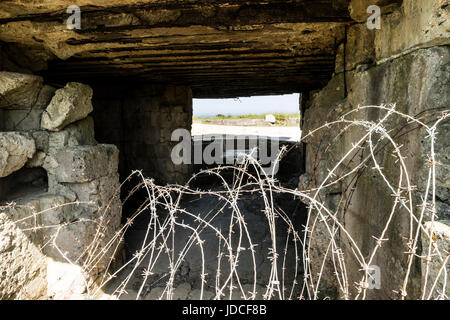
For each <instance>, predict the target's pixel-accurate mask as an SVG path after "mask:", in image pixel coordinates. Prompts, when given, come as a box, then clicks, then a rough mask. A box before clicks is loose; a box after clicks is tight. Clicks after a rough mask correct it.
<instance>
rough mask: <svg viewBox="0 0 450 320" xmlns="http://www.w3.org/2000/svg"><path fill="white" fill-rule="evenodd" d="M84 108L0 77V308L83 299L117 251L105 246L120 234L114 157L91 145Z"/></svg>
mask: <svg viewBox="0 0 450 320" xmlns="http://www.w3.org/2000/svg"><path fill="white" fill-rule="evenodd" d="M91 98H92V89H91V88H90V87H89V86H87V85H83V84H80V83H68V84H67V85H66V86H65V87H64V88H60V89H58V90H56V89H55V88H52V87H50V86H47V85H44V83H43V79H42V78H41V77H37V76H33V75H25V74H19V73H11V72H0V125H1V126H0V130H1V131H0V299H46V298H53V299H79V298H86V297H87V293H88V292H87V289H88V288H87V286H88V287H90V288H91V289H92V287H93V286H94V285H95V283H96V281H97V278H98V277H99V275H102V274H103V273H104V272H105V270H106V269H107V268H108V267H109V263H110V259H109V258H110V257H111V256H113V253H112V250H114V249H115V248H116V247H115V245H117V248H118V249H117V253H120V251H121V250H120V245H119V244H116V243H115V242H112V244H113V246H112V247H107V246H106V244H107V243H108V242H109V241H110V240H111V239H112V238H113V237H114V235H115V233H116V232H117V231H118V230H119V229H120V227H121V225H120V219H121V213H122V212H121V201H120V197H119V196H120V190H119V175H118V161H119V150H118V149H117V147H115V146H114V145H106V144H98V143H97V141H96V140H95V139H94V123H93V119H92V118H91V117H89V116H88V114H89V113H90V112H91V111H92V104H91ZM103 250H104V252H103Z"/></svg>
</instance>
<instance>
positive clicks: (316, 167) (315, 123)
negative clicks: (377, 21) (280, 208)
mask: <svg viewBox="0 0 450 320" xmlns="http://www.w3.org/2000/svg"><path fill="white" fill-rule="evenodd" d="M361 2H364V1H353V5H354V8H358V7H360V8H363V9H365V8H367V6H368V5H369V4H368V5H367V6H365V5H362V4H361ZM387 2H389V1H384V3H387ZM396 3H397V2H396ZM370 4H372V3H370ZM380 5H381V3H380ZM355 10H356V9H355ZM383 12H384V15H383V16H382V17H381V19H382V20H381V29H380V30H369V29H368V28H367V26H366V22H365V19H366V18H364V19H361V15H362V16H365V17H367V16H368V15H367V14H365V15H364V14H363V13H361V12H359V13H357V12H353V15H355V16H357V15H360V19H359V21H362V22H361V23H357V24H354V25H351V26H349V28H348V30H347V39H346V42H344V43H342V44H341V45H340V46H339V50H338V52H339V54H338V56H337V58H336V69H335V74H334V76H333V78H332V79H331V81H330V82H329V83H328V85H327V86H326V87H325V88H323V89H322V90H321V91H318V92H310V93H308V94H306V95H305V96H309V99H307V101H306V102H305V103H304V111H303V112H304V118H303V130H304V132H305V133H307V132H308V131H309V130H313V129H315V128H317V127H319V126H320V125H323V124H324V123H326V122H331V121H334V120H337V119H339V117H340V116H342V115H343V114H345V113H346V112H348V111H350V110H354V109H355V108H357V107H358V105H361V106H365V105H380V104H388V103H395V104H396V109H397V110H398V111H401V112H403V113H406V114H408V115H411V116H421V117H422V120H423V121H432V120H433V119H435V118H433V112H434V114H436V111H439V110H441V111H442V110H445V109H447V110H448V107H449V106H450V94H449V90H448V88H449V84H450V72H449V71H450V47H449V45H450V42H449V40H448V39H449V38H448V37H449V33H448V30H449V26H448V25H449V19H448V7H446V6H441V5H440V4H439V1H429V0H404V1H403V4H402V5H401V6H398V5H395V6H392V5H391V6H389V10H388V9H387V8H385V7H383ZM381 114H382V112H380V111H377V110H372V111H364V112H360V113H359V114H358V119H361V120H367V121H376V120H377V119H379V118H380V116H381ZM449 125H450V123H449V121H448V120H447V121H445V122H444V123H442V124H441V126H440V130H439V134H440V135H439V139H438V140H437V141H436V152H437V155H436V156H437V159H438V161H439V162H440V163H441V164H440V165H439V166H438V169H437V171H438V173H437V176H438V180H437V208H436V209H437V212H436V214H437V217H438V219H448V217H449V214H450V210H449V209H450V206H449V205H450V199H449V184H448V180H449V172H450V171H449V167H450V162H449V158H448V147H449V146H448V141H450V140H449V138H450V137H449V130H448V128H449ZM387 126H388V127H389V128H393V129H395V130H394V131H393V134H395V136H396V141H397V142H398V143H399V144H400V145H403V146H402V151H403V153H404V154H405V155H407V159H406V163H407V166H408V169H409V172H410V173H411V174H412V177H411V179H412V182H413V184H414V185H415V186H417V192H415V193H414V201H415V204H419V203H420V197H419V194H420V193H421V192H422V193H423V192H424V190H425V186H426V178H427V174H428V166H427V155H428V153H429V149H428V147H429V145H427V142H426V138H425V137H426V132H424V130H418V129H416V128H414V127H413V126H412V125H411V124H407V123H406V122H405V121H404V119H397V120H393V121H391V122H390V123H389V124H387ZM343 128H344V125H342V126H339V127H333V130H329V131H322V132H321V133H319V134H315V135H314V136H313V137H310V138H308V139H307V140H306V143H307V144H306V172H307V173H306V174H305V175H304V176H303V177H302V179H301V184H300V188H301V189H303V188H304V187H305V186H306V187H312V186H317V185H320V183H321V182H322V181H323V179H324V178H325V176H326V175H327V174H328V169H330V168H332V167H333V166H334V165H335V164H336V163H337V161H338V160H339V159H340V158H341V157H342V156H343V155H344V154H345V153H346V152H347V151H348V150H349V149H350V148H351V147H352V143H353V142H356V141H357V140H358V139H359V138H360V137H361V136H362V130H359V129H357V128H356V127H355V128H351V129H349V130H346V131H345V133H343V135H342V136H338V133H339V132H340V130H341V129H343ZM324 132H325V133H324ZM325 149H326V150H325ZM362 149H364V148H362ZM392 151H393V150H392V149H387V150H384V151H383V152H381V154H379V155H378V156H379V159H378V160H379V163H380V166H382V167H383V170H384V171H385V172H386V175H387V176H388V177H390V179H392V181H396V179H397V178H398V174H399V173H398V166H397V165H396V164H395V162H394V160H395V159H393V157H392ZM363 155H365V156H367V155H368V150H367V149H366V150H361V152H360V153H358V157H356V158H355V159H353V160H354V162H352V161H346V162H345V165H344V166H343V167H345V168H341V170H340V171H338V172H340V173H343V172H348V171H349V170H351V169H352V168H353V167H354V166H355V165H356V163H357V162H358V160H359V159H360V157H362V156H363ZM367 167H368V168H367V169H366V170H363V171H361V172H358V177H357V178H356V179H354V180H351V179H350V178H349V179H344V180H343V181H342V183H341V184H340V185H334V186H333V187H330V188H328V189H326V190H324V191H323V192H322V196H323V197H324V198H323V199H324V202H325V204H326V205H327V206H328V207H329V208H331V209H332V211H335V212H336V213H337V217H339V220H340V221H341V223H342V224H343V225H344V226H345V228H346V229H347V230H348V231H349V232H350V234H351V236H352V237H353V238H354V239H355V241H356V242H357V244H358V246H359V247H360V248H361V250H362V253H363V255H368V254H369V253H370V252H371V251H372V249H373V248H374V246H375V241H376V240H375V239H374V238H373V236H377V235H379V234H380V233H381V231H382V228H383V227H384V225H385V223H386V220H387V216H388V213H389V212H390V209H391V205H392V202H393V198H392V193H391V192H390V190H389V189H387V188H386V186H385V183H384V181H383V180H382V179H381V177H380V176H377V175H376V174H374V173H373V170H370V164H368V166H367ZM352 177H353V178H354V176H352ZM344 209H345V210H344ZM316 232H317V233H318V234H322V236H318V237H316V238H315V239H314V240H313V243H312V245H311V248H310V250H311V257H312V271H311V272H312V275H313V277H316V280H317V272H318V271H319V270H320V267H321V262H322V259H323V257H324V255H325V253H326V252H327V248H328V244H329V241H328V239H329V238H328V237H327V234H328V232H327V231H326V230H325V227H324V225H323V223H322V222H320V221H317V225H316ZM409 232H410V219H409V217H408V215H407V214H405V213H404V212H401V211H400V213H399V214H396V215H395V216H394V220H393V222H392V223H391V227H390V229H389V230H388V233H387V238H389V241H388V242H386V243H385V244H384V245H383V246H382V247H381V249H380V250H379V251H378V253H377V255H376V257H375V260H374V263H373V264H375V265H378V266H380V268H381V276H382V278H381V283H382V287H381V289H380V290H369V291H368V298H398V297H399V292H401V289H402V282H403V278H404V275H405V272H406V269H407V259H406V258H407V256H406V255H405V254H404V252H406V251H407V250H408V246H407V239H406V236H405V235H407V234H409ZM337 239H338V240H339V239H340V240H339V241H338V242H339V244H340V245H341V247H342V248H343V254H344V256H345V257H346V262H347V265H346V267H347V272H348V283H349V284H353V283H354V282H355V281H360V280H361V276H362V272H361V270H360V269H361V267H360V265H359V263H357V262H356V261H354V260H353V259H352V258H351V257H352V256H353V253H352V251H351V249H350V245H349V242H348V239H346V237H344V236H343V234H342V232H340V233H338V235H337ZM419 246H420V244H419ZM418 252H421V249H420V248H419V249H418ZM325 270H326V272H325V275H324V277H323V279H322V286H321V293H320V295H321V296H331V297H338V296H341V297H342V294H341V293H339V292H338V290H337V281H336V277H335V276H334V275H333V271H334V268H333V266H332V261H331V260H330V259H328V262H327V264H326V265H325ZM421 277H422V270H421V263H420V260H419V259H416V261H415V263H413V265H412V270H411V280H410V281H409V283H408V287H407V288H406V289H407V290H406V291H407V293H408V298H418V297H420V293H421ZM351 287H353V285H351ZM396 292H397V293H396ZM355 293H356V292H355V290H353V292H352V294H353V295H354V294H355Z"/></svg>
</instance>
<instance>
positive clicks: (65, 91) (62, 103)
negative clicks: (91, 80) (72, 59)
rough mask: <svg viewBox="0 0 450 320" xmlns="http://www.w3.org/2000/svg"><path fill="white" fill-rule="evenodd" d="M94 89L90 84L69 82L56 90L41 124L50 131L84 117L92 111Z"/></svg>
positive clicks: (58, 129) (59, 128)
mask: <svg viewBox="0 0 450 320" xmlns="http://www.w3.org/2000/svg"><path fill="white" fill-rule="evenodd" d="M92 94H93V93H92V89H91V87H89V86H88V85H85V84H81V83H77V82H69V83H68V84H67V85H66V86H65V87H64V88H62V89H59V90H56V92H55V95H54V96H53V98H52V100H51V101H50V104H49V106H48V107H47V109H46V110H45V112H44V114H43V115H42V122H41V126H42V128H43V129H46V130H50V131H60V130H61V129H63V128H64V127H66V126H67V125H69V124H71V123H73V122H76V121H78V120H81V119H84V118H86V117H87V116H88V114H89V113H91V112H92V110H93V107H92V101H91V100H92Z"/></svg>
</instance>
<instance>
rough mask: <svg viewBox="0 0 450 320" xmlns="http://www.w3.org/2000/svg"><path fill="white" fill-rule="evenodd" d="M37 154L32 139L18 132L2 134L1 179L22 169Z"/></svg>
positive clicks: (0, 143)
mask: <svg viewBox="0 0 450 320" xmlns="http://www.w3.org/2000/svg"><path fill="white" fill-rule="evenodd" d="M35 152H36V145H35V142H34V140H33V139H32V138H30V137H29V136H26V135H24V134H21V133H18V132H0V178H2V177H6V176H8V175H10V174H11V173H13V172H15V171H17V170H19V169H20V168H22V167H23V166H24V165H25V163H26V162H27V161H28V159H31V158H32V157H33V155H34V153H35Z"/></svg>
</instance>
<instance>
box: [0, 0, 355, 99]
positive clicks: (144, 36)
mask: <svg viewBox="0 0 450 320" xmlns="http://www.w3.org/2000/svg"><path fill="white" fill-rule="evenodd" d="M348 2H349V1H348V0H273V1H269V0H266V1H259V0H253V1H242V0H225V1H219V0H179V1H173V0H167V1H161V0H101V1H94V0H91V1H87V0H81V1H72V0H71V1H62V0H44V1H42V0H41V1H38V0H31V1H29V0H28V1H2V2H0V41H1V43H0V44H1V46H2V48H3V50H4V51H6V52H7V53H8V54H9V56H10V57H11V58H12V59H14V60H15V62H16V63H17V64H20V65H22V66H25V67H27V68H29V69H31V70H32V71H34V72H40V73H42V74H44V75H45V76H46V77H48V79H51V80H52V81H63V82H64V81H68V80H80V81H85V82H92V81H101V80H112V79H116V80H120V81H123V80H124V79H127V81H140V80H148V81H153V82H161V83H172V84H182V85H189V86H191V87H192V89H193V92H194V96H196V97H235V96H244V95H255V94H281V93H289V92H299V91H303V90H311V89H316V88H319V87H322V86H323V85H324V84H325V83H326V82H327V81H328V79H329V78H330V77H331V74H332V72H333V70H334V64H335V52H336V47H337V45H338V44H339V43H341V42H342V41H343V38H344V37H345V31H344V30H345V24H346V23H347V22H349V21H350V18H349V12H348ZM73 4H76V5H79V6H80V7H81V17H82V19H81V29H80V30H68V29H67V27H66V19H67V17H68V16H69V14H67V13H66V8H67V7H68V6H69V5H73Z"/></svg>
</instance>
